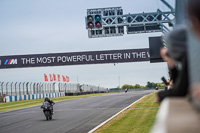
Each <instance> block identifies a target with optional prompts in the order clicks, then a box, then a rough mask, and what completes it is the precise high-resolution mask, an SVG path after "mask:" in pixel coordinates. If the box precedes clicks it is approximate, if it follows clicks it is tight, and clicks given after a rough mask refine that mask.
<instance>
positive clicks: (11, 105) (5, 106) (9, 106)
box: [0, 93, 111, 112]
mask: <svg viewBox="0 0 200 133" xmlns="http://www.w3.org/2000/svg"><path fill="white" fill-rule="evenodd" d="M105 94H111V93H96V94H88V95H78V96H64V97H55V98H51V99H52V100H53V101H54V102H60V101H65V100H71V99H78V98H86V97H92V96H100V95H105ZM43 101H44V99H35V100H24V101H16V102H8V103H0V112H5V111H11V110H16V109H22V108H27V107H33V106H37V105H42V102H43Z"/></svg>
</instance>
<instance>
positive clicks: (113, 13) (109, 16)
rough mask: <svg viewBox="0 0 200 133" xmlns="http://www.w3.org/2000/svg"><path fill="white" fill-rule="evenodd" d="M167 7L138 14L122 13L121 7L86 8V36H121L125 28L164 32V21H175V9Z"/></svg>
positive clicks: (147, 31)
mask: <svg viewBox="0 0 200 133" xmlns="http://www.w3.org/2000/svg"><path fill="white" fill-rule="evenodd" d="M163 1H164V0H163ZM165 4H166V3H165ZM167 6H169V5H167ZM169 8H170V9H171V11H167V12H162V11H161V10H159V9H158V10H157V12H151V13H138V14H130V13H129V14H123V9H122V7H108V8H94V9H87V16H86V17H85V23H86V29H87V30H88V37H89V38H98V37H111V36H123V35H124V31H125V28H126V31H127V34H138V33H150V32H164V33H165V32H167V31H168V28H167V27H166V25H165V24H164V23H168V24H169V26H173V25H174V23H175V22H174V21H175V11H174V10H173V8H171V7H169Z"/></svg>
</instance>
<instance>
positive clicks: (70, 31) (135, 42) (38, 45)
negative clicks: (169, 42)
mask: <svg viewBox="0 0 200 133" xmlns="http://www.w3.org/2000/svg"><path fill="white" fill-rule="evenodd" d="M166 1H167V2H169V3H170V4H171V5H172V6H173V7H174V5H175V2H174V0H166ZM119 6H120V7H122V8H123V12H124V14H128V13H131V14H134V13H142V12H156V11H157V9H158V8H159V9H160V10H162V11H169V9H168V8H167V7H166V6H165V5H164V4H163V3H162V2H161V1H160V0H101V1H99V0H82V1H81V0H73V1H70V0H0V46H1V47H0V56H7V55H26V54H46V53H67V52H82V51H102V50H120V49H122V50H123V49H138V48H148V47H149V40H148V38H149V37H153V36H160V35H162V33H160V32H157V33H143V34H126V33H125V34H124V36H120V37H104V38H88V31H87V30H86V26H85V16H86V11H87V9H92V8H105V7H119ZM125 32H126V31H125ZM44 73H45V74H53V73H54V74H60V75H67V76H68V77H69V78H70V82H69V83H80V84H89V85H95V86H102V87H106V88H115V87H118V86H122V85H124V84H130V85H135V84H140V85H146V83H147V82H148V81H150V82H161V77H162V76H165V77H166V78H168V69H167V64H166V63H150V62H131V63H117V64H113V63H109V64H96V65H95V64H93V65H74V66H54V67H35V68H13V69H0V82H44Z"/></svg>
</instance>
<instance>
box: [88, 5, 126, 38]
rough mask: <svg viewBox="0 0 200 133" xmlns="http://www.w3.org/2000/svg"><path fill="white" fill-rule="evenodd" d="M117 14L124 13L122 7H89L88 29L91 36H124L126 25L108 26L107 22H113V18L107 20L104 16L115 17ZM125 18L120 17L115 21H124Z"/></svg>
mask: <svg viewBox="0 0 200 133" xmlns="http://www.w3.org/2000/svg"><path fill="white" fill-rule="evenodd" d="M117 15H123V10H122V8H121V7H109V8H95V9H87V17H86V18H85V20H86V29H88V37H89V38H97V37H111V36H123V34H124V26H106V27H105V25H106V23H109V22H110V23H111V22H112V21H113V19H112V18H109V19H107V20H106V21H105V20H103V21H102V18H106V17H112V16H113V17H115V16H117ZM122 21H123V20H121V19H118V20H117V21H116V22H115V23H117V24H118V23H122Z"/></svg>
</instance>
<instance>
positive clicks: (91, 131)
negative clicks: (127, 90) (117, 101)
mask: <svg viewBox="0 0 200 133" xmlns="http://www.w3.org/2000/svg"><path fill="white" fill-rule="evenodd" d="M148 95H149V94H148ZM145 96H147V95H144V96H143V97H141V98H140V99H138V100H137V101H135V102H133V103H132V104H130V105H129V106H127V107H126V108H124V109H122V110H121V111H119V112H118V113H117V114H115V115H113V116H112V117H110V118H109V119H107V120H106V121H104V122H102V123H101V124H99V125H98V126H96V127H95V128H93V129H92V130H90V131H89V132H88V133H93V132H94V131H95V130H97V129H98V128H100V127H101V126H103V125H104V124H106V123H107V122H109V121H110V120H112V119H113V118H115V117H116V116H117V115H119V114H120V113H121V112H123V111H124V110H126V109H127V108H129V107H131V106H132V105H133V104H135V103H136V102H138V101H139V100H141V99H142V98H144V97H145Z"/></svg>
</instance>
